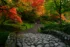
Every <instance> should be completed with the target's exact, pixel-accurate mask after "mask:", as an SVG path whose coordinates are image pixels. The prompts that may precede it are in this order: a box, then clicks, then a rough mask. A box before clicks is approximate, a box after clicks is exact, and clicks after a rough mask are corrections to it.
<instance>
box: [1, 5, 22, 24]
mask: <svg viewBox="0 0 70 47" xmlns="http://www.w3.org/2000/svg"><path fill="white" fill-rule="evenodd" d="M2 12H3V13H4V14H6V15H5V16H6V17H7V18H10V19H11V20H13V21H17V22H19V23H22V20H21V18H20V17H19V16H18V14H17V11H16V8H14V7H13V8H10V9H8V8H7V7H6V6H1V7H0V16H2Z"/></svg>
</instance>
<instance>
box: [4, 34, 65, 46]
mask: <svg viewBox="0 0 70 47" xmlns="http://www.w3.org/2000/svg"><path fill="white" fill-rule="evenodd" d="M16 40H17V41H16ZM15 46H18V47H66V44H65V43H63V42H61V40H60V39H58V38H56V37H54V36H53V35H50V34H40V33H38V34H33V33H25V34H18V35H17V37H16V36H15V35H12V34H10V35H9V36H8V39H7V41H6V46H5V47H15Z"/></svg>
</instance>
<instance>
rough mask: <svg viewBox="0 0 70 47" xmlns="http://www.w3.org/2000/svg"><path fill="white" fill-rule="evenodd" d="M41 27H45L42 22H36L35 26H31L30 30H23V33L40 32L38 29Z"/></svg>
mask: <svg viewBox="0 0 70 47" xmlns="http://www.w3.org/2000/svg"><path fill="white" fill-rule="evenodd" d="M40 27H43V25H42V24H34V27H32V28H30V29H28V30H25V31H23V33H39V32H38V29H39V28H40ZM21 33H22V32H21Z"/></svg>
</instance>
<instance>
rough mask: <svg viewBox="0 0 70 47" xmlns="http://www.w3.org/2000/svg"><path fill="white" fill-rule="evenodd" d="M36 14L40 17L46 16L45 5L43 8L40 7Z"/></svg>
mask: <svg viewBox="0 0 70 47" xmlns="http://www.w3.org/2000/svg"><path fill="white" fill-rule="evenodd" d="M36 13H37V15H39V16H42V15H44V14H45V8H44V6H43V5H42V6H38V7H37V9H36Z"/></svg>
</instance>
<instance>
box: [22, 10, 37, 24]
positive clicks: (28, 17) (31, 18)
mask: <svg viewBox="0 0 70 47" xmlns="http://www.w3.org/2000/svg"><path fill="white" fill-rule="evenodd" d="M21 15H22V20H23V21H27V22H29V23H34V22H35V21H36V19H37V18H38V17H37V15H36V14H35V13H34V12H33V11H26V12H25V11H24V12H22V13H21Z"/></svg>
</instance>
